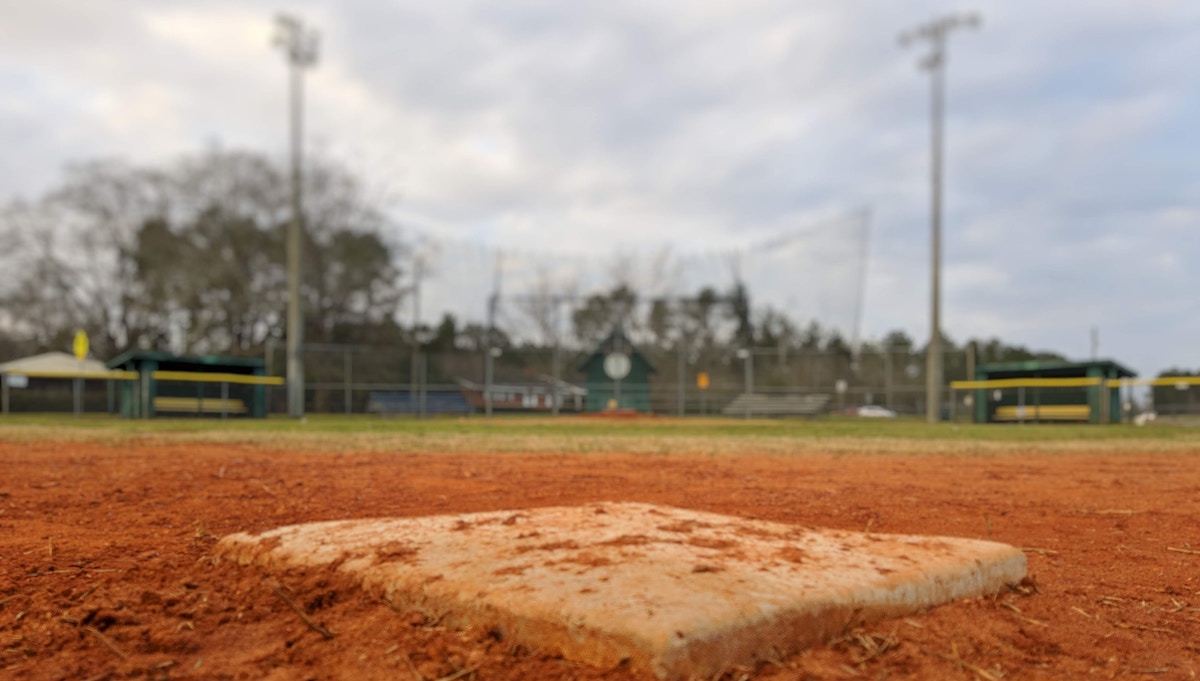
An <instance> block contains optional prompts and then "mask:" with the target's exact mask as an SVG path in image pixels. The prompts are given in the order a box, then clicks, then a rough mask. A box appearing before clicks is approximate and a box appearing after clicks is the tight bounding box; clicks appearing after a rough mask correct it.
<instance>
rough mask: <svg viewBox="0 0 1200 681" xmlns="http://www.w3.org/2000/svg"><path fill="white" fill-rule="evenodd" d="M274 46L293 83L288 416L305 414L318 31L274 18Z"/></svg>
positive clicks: (296, 21)
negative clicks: (308, 121)
mask: <svg viewBox="0 0 1200 681" xmlns="http://www.w3.org/2000/svg"><path fill="white" fill-rule="evenodd" d="M274 43H275V46H276V47H279V48H280V49H282V50H283V53H284V55H285V56H286V57H287V60H288V66H289V70H288V79H289V83H290V86H291V124H292V130H291V137H292V221H291V223H290V224H289V225H288V232H287V271H288V307H287V395H288V416H290V417H291V418H294V419H298V418H302V417H303V416H304V357H303V355H302V353H303V348H304V309H303V308H302V307H301V306H300V278H301V277H300V260H301V247H302V246H303V243H302V238H303V234H304V201H303V191H304V190H303V175H302V173H301V167H302V163H301V152H302V142H303V128H302V124H303V120H304V119H303V113H304V112H303V104H304V81H303V76H304V69H306V68H309V67H311V66H313V65H314V64H316V63H317V33H316V31H313V30H312V29H310V28H307V27H306V26H305V25H304V22H302V21H300V20H299V19H297V18H296V17H293V16H291V15H288V14H281V15H279V16H277V17H276V18H275V40H274Z"/></svg>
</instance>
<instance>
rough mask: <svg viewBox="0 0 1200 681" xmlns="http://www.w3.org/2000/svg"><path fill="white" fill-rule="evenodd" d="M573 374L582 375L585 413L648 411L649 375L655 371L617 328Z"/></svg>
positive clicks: (650, 363) (649, 362)
mask: <svg viewBox="0 0 1200 681" xmlns="http://www.w3.org/2000/svg"><path fill="white" fill-rule="evenodd" d="M576 370H577V371H579V372H581V373H583V374H584V375H585V379H584V380H585V383H586V387H587V397H586V398H585V399H584V409H585V410H586V411H606V410H611V409H626V410H632V411H641V412H648V411H650V374H653V373H656V372H657V371H658V369H657V368H656V367H655V366H654V364H653V363H652V362H651V361H650V360H649V359H647V358H646V356H645V355H643V354H642V352H641V351H640V350H638V349H637V347H635V346H634V345H633V343H632V342H630V340H629V338H628V337H627V336H626V335H625V330H624V329H623V328H622V327H621V326H620V325H619V324H618V325H617V326H616V327H614V328H613V330H612V332H611V333H609V334H608V336H606V337H605V338H604V340H602V341H600V343H599V344H597V345H596V347H595V349H593V350H592V351H591V352H590V353H589V354H588V355H587V356H586V357H584V359H583V360H582V361H581V362H579V364H578V365H576ZM614 374H615V375H614Z"/></svg>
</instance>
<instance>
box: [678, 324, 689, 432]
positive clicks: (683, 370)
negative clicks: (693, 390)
mask: <svg viewBox="0 0 1200 681" xmlns="http://www.w3.org/2000/svg"><path fill="white" fill-rule="evenodd" d="M686 405H687V357H686V356H685V355H684V354H683V339H682V338H681V339H680V340H679V415H680V416H684V415H686V413H687V406H686Z"/></svg>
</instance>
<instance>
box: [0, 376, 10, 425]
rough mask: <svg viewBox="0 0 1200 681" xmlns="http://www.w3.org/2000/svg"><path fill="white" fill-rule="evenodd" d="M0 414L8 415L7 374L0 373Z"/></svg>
mask: <svg viewBox="0 0 1200 681" xmlns="http://www.w3.org/2000/svg"><path fill="white" fill-rule="evenodd" d="M0 414H4V415H5V416H7V415H8V374H3V373H0Z"/></svg>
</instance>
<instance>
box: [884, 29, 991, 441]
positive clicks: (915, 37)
mask: <svg viewBox="0 0 1200 681" xmlns="http://www.w3.org/2000/svg"><path fill="white" fill-rule="evenodd" d="M980 23H981V20H980V18H979V15H978V14H974V13H971V14H950V15H946V16H943V17H939V18H937V19H934V20H932V21H930V22H928V23H925V24H922V25H920V26H918V27H916V28H915V29H913V30H911V31H906V32H905V33H903V34H901V35H900V45H901V46H903V47H908V46H909V45H911V44H913V43H915V42H917V41H922V42H926V43H929V47H930V51H929V53H928V54H927V55H925V56H924V57H923V58H922V59H921V60H920V61H919V62H918V65H919V66H920V68H921V69H922V70H925V71H928V72H929V74H930V76H931V80H932V89H931V92H930V100H931V101H930V113H931V116H930V118H931V121H930V122H931V126H930V127H931V131H930V132H931V135H930V156H931V158H932V163H931V164H930V166H931V170H930V180H931V184H932V192H931V197H930V204H931V205H930V208H931V212H930V223H931V231H932V233H933V238H932V243H931V245H930V251H931V257H930V270H931V283H932V286H931V289H932V290H931V293H930V314H929V317H930V319H929V327H930V331H929V345H928V346H927V347H926V349H925V367H926V368H925V417H926V420H927V421H928V422H929V423H937V422H938V421H940V420H941V418H942V414H941V411H942V410H941V407H942V369H943V364H944V363H945V362H944V358H943V357H942V332H941V326H942V325H941V304H942V301H941V297H942V291H941V266H942V118H943V109H944V100H945V89H946V82H945V80H946V79H945V71H946V68H945V67H946V40H947V38H948V37H949V35H950V33H951V32H953V31H955V30H957V29H960V28H976V27H978V26H979V25H980Z"/></svg>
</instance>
